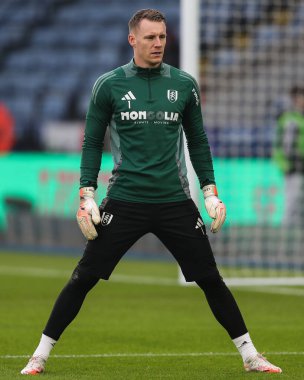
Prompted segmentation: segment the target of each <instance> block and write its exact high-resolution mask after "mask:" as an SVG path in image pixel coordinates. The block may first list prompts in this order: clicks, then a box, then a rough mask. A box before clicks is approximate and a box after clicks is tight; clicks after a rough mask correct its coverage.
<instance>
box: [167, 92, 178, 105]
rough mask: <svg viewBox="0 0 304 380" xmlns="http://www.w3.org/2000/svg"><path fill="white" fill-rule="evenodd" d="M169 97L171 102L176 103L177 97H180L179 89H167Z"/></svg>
mask: <svg viewBox="0 0 304 380" xmlns="http://www.w3.org/2000/svg"><path fill="white" fill-rule="evenodd" d="M167 98H168V100H169V102H171V103H175V102H176V101H177V98H178V91H176V90H168V91H167Z"/></svg>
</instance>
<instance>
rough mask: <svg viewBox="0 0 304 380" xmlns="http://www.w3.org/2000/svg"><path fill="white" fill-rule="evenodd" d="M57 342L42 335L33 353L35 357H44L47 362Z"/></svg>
mask: <svg viewBox="0 0 304 380" xmlns="http://www.w3.org/2000/svg"><path fill="white" fill-rule="evenodd" d="M56 342H57V341H56V340H54V339H52V338H50V337H48V336H46V335H44V334H42V336H41V339H40V342H39V344H38V347H37V348H36V351H35V352H34V353H33V356H42V357H43V358H44V359H45V360H47V359H48V357H49V355H50V352H51V350H52V348H53V347H54V346H55V343H56Z"/></svg>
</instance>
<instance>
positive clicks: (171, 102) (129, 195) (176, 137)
mask: <svg viewBox="0 0 304 380" xmlns="http://www.w3.org/2000/svg"><path fill="white" fill-rule="evenodd" d="M107 127H109V131H110V141H111V151H112V155H113V159H114V169H113V171H112V176H111V178H110V181H109V186H108V190H107V196H109V197H110V198H113V199H118V200H125V201H131V202H132V201H133V202H146V203H157V202H174V201H181V200H186V199H188V198H190V193H189V184H188V180H187V171H186V165H185V157H184V139H183V131H184V132H185V135H186V138H187V144H188V149H189V153H190V159H191V162H192V164H193V167H194V170H195V172H196V174H197V176H198V179H199V182H200V185H201V187H202V186H205V185H207V184H210V183H215V179H214V172H213V164H212V157H211V153H210V147H209V143H208V140H207V136H206V133H205V131H204V128H203V119H202V112H201V103H200V93H199V89H198V86H197V83H196V81H195V80H194V79H193V78H192V77H191V76H190V75H189V74H187V73H185V72H184V71H181V70H179V69H177V68H174V67H172V66H169V65H167V64H164V63H163V64H161V66H160V67H158V68H155V69H143V68H140V67H138V66H136V65H135V64H134V62H133V60H132V61H131V62H130V63H128V64H127V65H125V66H121V67H118V68H117V69H115V70H113V71H111V72H108V73H106V74H104V75H102V76H101V77H100V78H98V80H97V81H96V83H95V85H94V87H93V91H92V96H91V101H90V105H89V109H88V112H87V117H86V129H85V137H84V143H83V150H82V159H81V178H80V186H81V187H84V186H94V187H95V188H96V187H97V177H98V172H99V170H100V166H101V156H102V149H103V140H104V136H105V133H106V129H107Z"/></svg>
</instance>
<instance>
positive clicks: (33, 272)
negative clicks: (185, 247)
mask: <svg viewBox="0 0 304 380" xmlns="http://www.w3.org/2000/svg"><path fill="white" fill-rule="evenodd" d="M71 273H72V270H59V269H52V268H50V269H46V268H32V267H11V266H0V274H3V275H8V276H15V275H18V276H25V277H41V278H66V279H68V278H69V277H70V275H71ZM295 279H297V280H300V279H302V280H304V277H301V278H293V277H291V278H289V279H287V278H286V281H287V280H289V281H291V282H292V281H293V280H295ZM238 280H239V279H238ZM256 280H257V278H256ZM259 280H260V281H256V283H255V287H251V286H252V285H253V284H252V282H250V285H249V284H248V286H244V287H243V286H242V281H238V282H236V281H235V279H233V278H227V279H225V282H226V284H227V285H229V286H236V287H237V288H238V289H239V290H242V291H250V292H259V293H268V294H279V295H289V296H290V295H292V296H298V297H304V289H297V288H290V287H287V286H286V287H282V286H281V287H279V286H275V287H271V286H265V285H266V284H267V285H273V284H271V283H269V281H267V282H266V284H265V283H263V282H261V280H262V279H259ZM265 280H268V279H267V278H265ZM110 281H111V282H116V283H125V284H143V285H144V284H146V285H168V286H180V284H179V283H178V280H177V279H174V278H169V277H168V278H167V277H153V276H134V275H124V274H115V273H114V274H113V275H112V276H111V278H110ZM243 281H246V279H245V278H244V279H243ZM191 284H192V283H189V285H191ZM261 285H263V286H261ZM277 285H282V283H281V282H280V283H278V284H277ZM290 285H291V284H290Z"/></svg>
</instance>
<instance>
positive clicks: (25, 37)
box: [0, 0, 179, 149]
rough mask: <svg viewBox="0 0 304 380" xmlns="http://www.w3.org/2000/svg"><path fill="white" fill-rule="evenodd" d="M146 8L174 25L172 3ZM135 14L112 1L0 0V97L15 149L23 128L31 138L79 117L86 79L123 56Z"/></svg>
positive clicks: (129, 7) (87, 86)
mask: <svg viewBox="0 0 304 380" xmlns="http://www.w3.org/2000/svg"><path fill="white" fill-rule="evenodd" d="M151 3H153V6H155V7H158V6H159V7H160V8H161V9H163V11H164V12H165V13H166V14H167V15H168V21H169V22H170V23H172V24H174V25H177V24H178V17H179V15H178V11H179V9H178V7H176V4H175V3H173V2H170V1H152V2H151ZM140 8H142V2H140V1H133V2H132V4H131V5H130V3H129V2H121V1H118V0H112V1H107V0H104V1H96V0H89V1H85V0H75V1H72V0H70V1H66V0H44V1H43V3H42V4H41V6H40V7H37V4H36V2H35V1H27V2H24V1H20V0H5V1H2V2H1V5H0V25H1V28H0V35H1V38H0V53H1V60H0V83H1V88H0V99H1V100H2V101H3V102H4V103H5V104H7V106H8V107H9V108H10V109H11V112H12V113H13V115H14V116H15V119H16V137H17V145H16V149H18V147H19V148H21V149H24V147H25V146H26V139H27V136H28V134H29V129H31V130H32V133H31V134H35V135H37V139H38V140H39V134H40V132H41V128H42V126H43V123H44V122H45V121H46V120H49V119H50V118H51V119H52V120H65V119H83V118H84V115H85V112H86V107H87V103H88V100H89V96H90V92H91V88H92V85H93V84H94V81H95V80H96V79H97V78H98V77H99V76H100V75H102V74H103V73H104V72H106V71H108V70H110V69H112V68H113V67H116V66H118V65H120V64H124V63H125V62H126V61H127V60H129V59H130V58H131V49H127V48H128V45H127V44H126V38H127V22H128V19H129V18H130V16H131V14H132V13H133V12H134V11H135V10H137V9H140ZM76 93H77V94H79V96H77V97H76ZM72 103H73V104H72ZM71 104H72V107H71ZM18 142H19V143H18ZM29 143H30V142H29ZM35 147H37V145H36V146H35ZM28 148H29V149H30V148H31V147H28Z"/></svg>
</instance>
